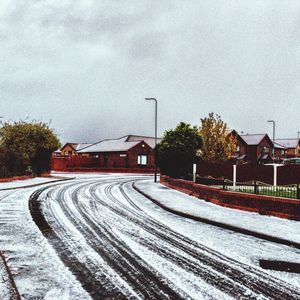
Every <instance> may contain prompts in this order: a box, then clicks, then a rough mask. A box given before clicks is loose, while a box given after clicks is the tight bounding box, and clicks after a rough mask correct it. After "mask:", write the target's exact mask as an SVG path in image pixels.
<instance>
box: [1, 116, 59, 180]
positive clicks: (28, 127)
mask: <svg viewBox="0 0 300 300" xmlns="http://www.w3.org/2000/svg"><path fill="white" fill-rule="evenodd" d="M0 147H1V149H2V153H3V154H4V161H6V164H8V165H7V166H6V168H7V169H8V170H13V172H14V173H20V172H24V169H26V167H27V166H30V167H31V169H32V171H33V172H34V173H36V174H38V175H39V174H41V173H42V172H44V171H49V170H50V161H51V155H52V152H53V151H54V150H56V149H57V148H59V147H60V142H59V140H58V138H57V136H56V134H55V133H54V131H53V129H51V128H49V126H48V124H45V123H42V122H28V123H27V122H24V121H18V122H14V123H10V122H7V123H4V124H3V126H2V127H1V128H0ZM8 154H9V156H10V157H11V156H12V155H13V156H15V157H17V158H18V161H19V163H18V170H16V166H15V165H13V166H10V165H9V163H8V162H9V161H11V159H9V157H7V155H8Z"/></svg>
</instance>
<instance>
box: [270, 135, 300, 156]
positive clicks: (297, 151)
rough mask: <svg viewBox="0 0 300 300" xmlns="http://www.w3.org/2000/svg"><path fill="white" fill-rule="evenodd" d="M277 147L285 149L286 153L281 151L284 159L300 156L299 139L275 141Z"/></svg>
mask: <svg viewBox="0 0 300 300" xmlns="http://www.w3.org/2000/svg"><path fill="white" fill-rule="evenodd" d="M275 145H276V146H277V147H279V146H280V147H281V148H284V149H285V153H283V151H281V153H280V154H281V156H282V158H290V157H298V156H300V140H299V139H275Z"/></svg>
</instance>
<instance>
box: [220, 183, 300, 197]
mask: <svg viewBox="0 0 300 300" xmlns="http://www.w3.org/2000/svg"><path fill="white" fill-rule="evenodd" d="M223 190H225V191H234V192H241V193H250V194H256V195H265V196H274V197H284V198H293V199H300V184H293V185H284V186H273V185H269V184H266V183H263V182H260V181H250V182H237V183H236V184H235V186H234V184H233V182H232V181H230V180H226V179H225V180H224V181H223Z"/></svg>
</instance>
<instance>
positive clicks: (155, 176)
mask: <svg viewBox="0 0 300 300" xmlns="http://www.w3.org/2000/svg"><path fill="white" fill-rule="evenodd" d="M145 100H147V101H154V102H155V148H154V182H157V165H156V159H157V155H156V154H157V149H156V145H157V100H156V99H155V98H145Z"/></svg>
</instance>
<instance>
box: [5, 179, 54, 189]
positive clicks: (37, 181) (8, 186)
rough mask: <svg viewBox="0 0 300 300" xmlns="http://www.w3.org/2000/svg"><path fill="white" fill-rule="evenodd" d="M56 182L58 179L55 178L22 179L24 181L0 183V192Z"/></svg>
mask: <svg viewBox="0 0 300 300" xmlns="http://www.w3.org/2000/svg"><path fill="white" fill-rule="evenodd" d="M56 180H58V178H55V177H35V178H30V179H24V180H14V181H9V182H1V183H0V190H2V189H11V188H18V187H25V186H29V185H35V184H43V183H48V182H51V181H56Z"/></svg>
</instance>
